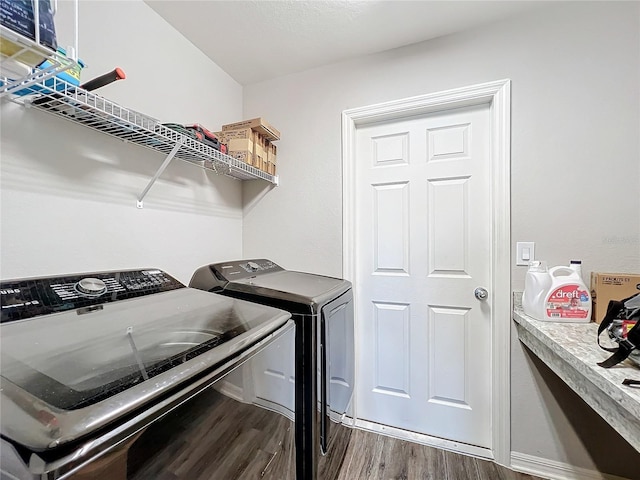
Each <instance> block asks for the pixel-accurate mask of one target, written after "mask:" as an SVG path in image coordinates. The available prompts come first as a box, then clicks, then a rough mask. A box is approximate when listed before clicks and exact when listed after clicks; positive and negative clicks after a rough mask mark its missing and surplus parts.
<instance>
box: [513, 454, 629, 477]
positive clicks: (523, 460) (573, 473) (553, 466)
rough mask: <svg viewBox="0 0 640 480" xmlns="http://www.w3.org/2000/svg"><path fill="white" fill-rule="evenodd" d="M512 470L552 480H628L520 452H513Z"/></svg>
mask: <svg viewBox="0 0 640 480" xmlns="http://www.w3.org/2000/svg"><path fill="white" fill-rule="evenodd" d="M511 468H512V469H513V470H516V471H518V472H521V473H527V474H529V475H535V476H536V477H542V478H548V479H550V480H628V479H626V478H623V477H618V476H616V475H609V474H606V473H600V472H597V471H595V470H588V469H586V468H579V467H574V466H573V465H569V464H568V463H562V462H557V461H555V460H548V459H546V458H541V457H535V456H533V455H527V454H526V453H519V452H511Z"/></svg>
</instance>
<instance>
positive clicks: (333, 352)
mask: <svg viewBox="0 0 640 480" xmlns="http://www.w3.org/2000/svg"><path fill="white" fill-rule="evenodd" d="M321 312H322V313H321V315H320V328H319V332H320V359H319V364H320V365H319V369H320V395H319V401H320V448H321V451H322V453H323V454H326V453H327V452H328V450H329V446H330V443H331V442H330V440H331V436H332V434H333V433H332V431H331V429H332V426H331V423H332V422H333V423H338V424H339V423H342V417H343V415H344V414H345V413H347V412H348V409H349V408H350V404H351V399H352V397H353V384H354V377H355V355H354V324H353V322H354V320H353V293H352V290H348V291H347V292H345V293H344V294H343V295H341V296H340V297H338V298H336V299H334V300H333V301H331V302H329V303H327V304H326V305H325V306H324V307H322V311H321Z"/></svg>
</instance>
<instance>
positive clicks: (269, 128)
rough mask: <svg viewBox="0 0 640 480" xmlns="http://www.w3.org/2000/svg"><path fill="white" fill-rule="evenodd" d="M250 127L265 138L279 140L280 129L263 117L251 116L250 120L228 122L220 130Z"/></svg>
mask: <svg viewBox="0 0 640 480" xmlns="http://www.w3.org/2000/svg"><path fill="white" fill-rule="evenodd" d="M244 128H251V129H253V130H255V131H257V132H258V133H260V134H262V135H264V137H265V138H266V139H267V140H272V141H273V140H280V131H279V130H278V129H276V128H275V127H274V126H273V125H271V124H269V123H268V122H267V121H266V120H265V119H264V118H252V119H251V120H243V121H241V122H236V123H228V124H227V125H223V126H222V131H223V132H226V131H228V130H240V129H244Z"/></svg>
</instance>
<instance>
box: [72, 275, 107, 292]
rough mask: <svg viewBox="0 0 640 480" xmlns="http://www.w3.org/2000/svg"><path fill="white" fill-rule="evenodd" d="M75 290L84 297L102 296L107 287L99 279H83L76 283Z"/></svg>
mask: <svg viewBox="0 0 640 480" xmlns="http://www.w3.org/2000/svg"><path fill="white" fill-rule="evenodd" d="M76 290H77V291H78V292H80V293H83V294H85V295H95V296H97V295H102V294H103V293H104V292H106V291H107V285H106V284H105V283H104V282H103V281H102V280H100V279H99V278H83V279H82V280H80V281H79V282H78V283H76Z"/></svg>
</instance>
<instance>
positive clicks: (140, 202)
mask: <svg viewBox="0 0 640 480" xmlns="http://www.w3.org/2000/svg"><path fill="white" fill-rule="evenodd" d="M183 142H184V140H183V139H182V138H180V139H178V140H177V141H176V144H175V145H174V146H173V150H171V153H169V155H167V158H165V159H164V162H162V165H160V168H158V171H157V172H156V174H155V175H154V176H153V178H152V179H151V180H149V183H148V184H147V186H146V187H145V189H144V190H143V191H142V193H141V194H140V195H139V196H138V202H137V204H136V206H137V207H138V208H143V207H144V202H143V200H144V197H145V195H146V194H147V193H148V192H149V189H150V188H151V187H152V186H153V184H154V183H156V180H158V178H159V177H160V175H162V172H164V171H165V169H166V168H167V167H168V166H169V164H170V163H171V160H173V157H175V156H176V153H178V150H180V147H181V146H182V143H183Z"/></svg>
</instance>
